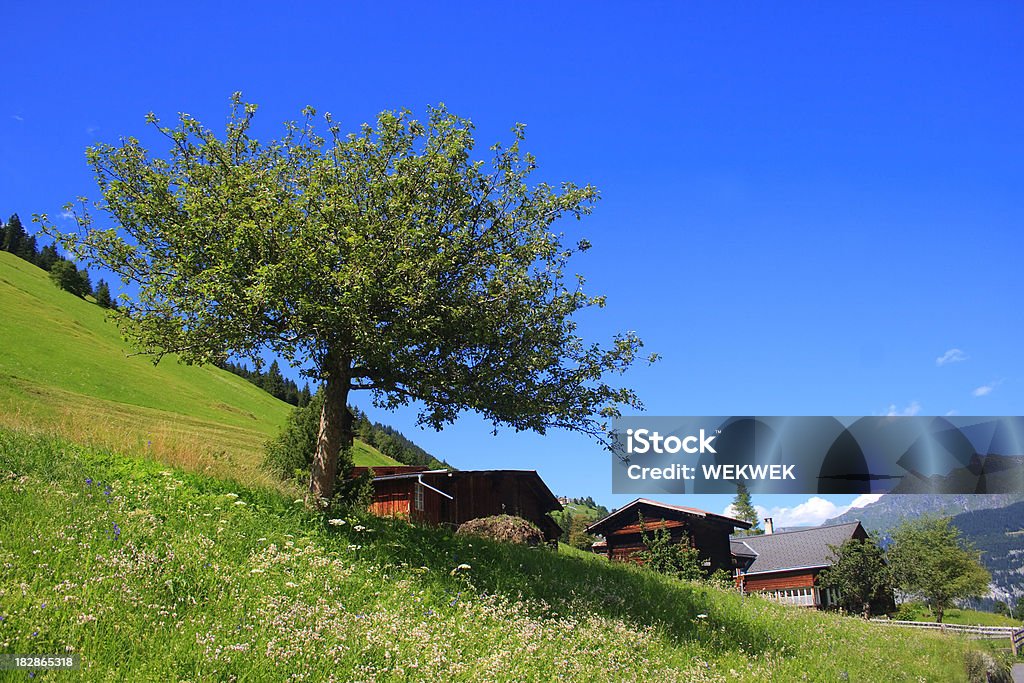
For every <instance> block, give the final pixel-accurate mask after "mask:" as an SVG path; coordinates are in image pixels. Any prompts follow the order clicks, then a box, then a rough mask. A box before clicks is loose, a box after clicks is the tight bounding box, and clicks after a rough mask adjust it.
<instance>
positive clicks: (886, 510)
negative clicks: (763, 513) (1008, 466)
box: [825, 493, 1024, 533]
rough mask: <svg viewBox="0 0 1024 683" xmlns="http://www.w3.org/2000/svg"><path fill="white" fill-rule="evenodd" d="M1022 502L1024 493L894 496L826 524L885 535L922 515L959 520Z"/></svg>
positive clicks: (884, 497)
mask: <svg viewBox="0 0 1024 683" xmlns="http://www.w3.org/2000/svg"><path fill="white" fill-rule="evenodd" d="M1021 501H1024V494H1021V493H989V494H977V493H976V494H967V495H953V494H941V495H934V494H932V495H930V494H920V493H915V494H903V493H890V494H886V495H884V496H882V497H881V498H879V499H878V500H877V501H875V502H874V503H871V504H870V505H865V506H864V507H862V508H854V509H852V510H850V511H848V512H846V513H844V514H842V515H839V516H838V517H833V518H832V519H830V520H828V521H826V522H825V524H843V523H845V522H853V521H855V520H860V522H861V524H863V525H864V528H865V529H867V530H868V531H877V532H879V533H885V532H887V531H889V530H890V529H893V528H894V527H897V526H899V524H900V522H902V521H903V520H904V519H907V518H910V517H918V516H920V515H935V516H944V517H945V516H948V517H955V516H956V515H959V514H961V513H964V512H974V511H976V510H991V509H995V508H1004V507H1006V506H1008V505H1012V504H1013V503H1018V502H1021Z"/></svg>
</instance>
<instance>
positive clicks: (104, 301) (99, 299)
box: [93, 280, 114, 308]
mask: <svg viewBox="0 0 1024 683" xmlns="http://www.w3.org/2000/svg"><path fill="white" fill-rule="evenodd" d="M93 296H94V297H95V298H96V304H97V305H98V306H99V307H100V308H114V300H113V299H112V298H111V297H110V286H109V285H108V284H107V283H106V281H104V280H100V281H99V282H98V283H97V284H96V293H95V294H94V295H93Z"/></svg>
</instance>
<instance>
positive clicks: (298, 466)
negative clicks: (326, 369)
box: [263, 392, 373, 512]
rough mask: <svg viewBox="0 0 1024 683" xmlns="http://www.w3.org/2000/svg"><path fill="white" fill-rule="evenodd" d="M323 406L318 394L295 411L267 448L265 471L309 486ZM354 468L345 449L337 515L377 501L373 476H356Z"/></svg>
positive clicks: (334, 503)
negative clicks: (374, 498)
mask: <svg viewBox="0 0 1024 683" xmlns="http://www.w3.org/2000/svg"><path fill="white" fill-rule="evenodd" d="M323 404H324V400H323V396H321V395H320V393H319V392H317V394H316V395H315V396H313V398H312V399H311V400H310V402H309V403H308V404H306V405H304V406H302V407H301V408H295V409H293V410H292V412H291V414H290V415H289V416H288V421H287V422H285V425H284V427H282V429H281V431H280V433H278V435H277V437H276V438H275V439H273V440H271V441H268V442H267V443H266V444H265V445H264V459H263V466H264V468H266V469H267V470H269V471H270V472H272V473H273V474H275V475H277V476H278V477H280V478H281V479H284V480H286V481H288V480H292V481H295V482H296V483H298V484H305V483H308V481H309V472H310V467H311V465H312V462H313V452H314V451H315V450H316V440H317V436H318V435H319V431H320V410H321V408H322V407H323ZM352 466H353V461H352V454H351V452H349V451H346V450H342V451H341V453H340V455H339V458H338V480H337V483H336V485H335V489H334V491H335V493H334V497H333V499H332V501H331V506H332V509H333V510H334V511H335V512H340V511H342V510H353V509H366V508H367V507H369V505H370V502H371V501H372V499H373V484H372V483H371V481H372V479H373V474H372V473H371V472H366V473H364V474H363V475H361V476H359V477H352V476H351V474H352Z"/></svg>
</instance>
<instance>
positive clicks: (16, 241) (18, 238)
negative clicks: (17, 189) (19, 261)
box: [0, 213, 28, 256]
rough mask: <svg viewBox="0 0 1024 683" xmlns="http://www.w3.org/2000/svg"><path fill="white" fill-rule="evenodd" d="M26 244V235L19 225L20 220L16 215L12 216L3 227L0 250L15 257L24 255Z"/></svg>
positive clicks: (23, 228)
mask: <svg viewBox="0 0 1024 683" xmlns="http://www.w3.org/2000/svg"><path fill="white" fill-rule="evenodd" d="M27 242H28V233H27V232H25V227H24V226H23V225H22V224H21V219H20V218H18V214H16V213H15V214H12V215H11V217H10V218H8V219H7V223H6V224H5V225H4V229H3V244H0V248H2V249H3V250H4V251H7V252H10V253H12V254H14V255H16V256H20V255H21V254H23V253H24V251H25V248H26V244H27Z"/></svg>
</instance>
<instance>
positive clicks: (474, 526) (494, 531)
mask: <svg viewBox="0 0 1024 683" xmlns="http://www.w3.org/2000/svg"><path fill="white" fill-rule="evenodd" d="M455 533H457V534H462V535H468V536H483V537H484V538H489V539H491V540H494V541H502V542H504V543H521V544H524V545H540V544H542V543H543V542H544V534H542V533H541V531H540V529H538V528H537V525H536V524H534V523H533V522H531V521H529V520H526V519H523V518H522V517H513V516H512V515H495V516H493V517H480V518H478V519H471V520H469V521H468V522H465V523H463V524H462V525H461V526H459V528H458V530H457V531H456V532H455Z"/></svg>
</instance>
